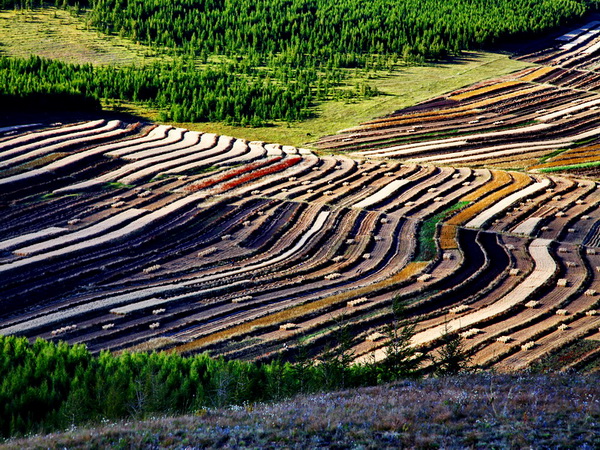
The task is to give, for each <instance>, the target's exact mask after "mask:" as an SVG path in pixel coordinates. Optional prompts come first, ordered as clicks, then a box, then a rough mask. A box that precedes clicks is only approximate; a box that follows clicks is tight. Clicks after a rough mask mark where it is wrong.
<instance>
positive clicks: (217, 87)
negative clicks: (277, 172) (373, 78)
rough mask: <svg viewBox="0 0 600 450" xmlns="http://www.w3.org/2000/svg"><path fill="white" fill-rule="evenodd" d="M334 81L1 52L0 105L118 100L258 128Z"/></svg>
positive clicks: (305, 107)
mask: <svg viewBox="0 0 600 450" xmlns="http://www.w3.org/2000/svg"><path fill="white" fill-rule="evenodd" d="M339 82H340V73H339V72H335V71H330V72H324V73H317V71H316V70H311V69H306V70H304V69H290V70H289V71H288V70H286V71H268V70H258V69H253V68H251V67H249V66H247V65H244V64H237V63H229V64H223V65H220V66H216V65H215V66H210V67H207V68H203V69H197V68H196V67H194V64H193V63H192V62H190V63H188V64H186V63H184V62H180V63H175V64H171V65H165V64H155V65H152V66H145V67H143V68H141V67H119V68H117V67H112V66H100V67H95V66H92V65H89V64H86V65H78V64H68V63H63V62H60V61H56V60H48V59H43V58H40V57H30V58H29V59H17V58H7V57H0V102H1V103H3V104H4V106H5V108H8V109H10V110H11V111H15V110H19V109H20V110H23V111H28V110H40V109H44V107H45V106H47V107H48V108H49V109H55V108H56V107H57V106H62V107H63V108H67V109H68V108H69V107H70V108H71V109H77V107H79V109H84V110H90V109H96V108H97V107H98V105H99V100H100V99H116V100H124V101H133V102H141V103H146V104H149V105H151V106H153V107H156V108H159V109H161V110H163V111H164V113H163V115H164V117H162V119H163V120H169V119H171V120H174V121H176V122H183V121H189V122H205V121H222V122H226V123H239V124H242V125H254V126H256V125H262V124H263V123H265V122H267V121H271V120H276V119H280V120H287V121H295V120H303V119H306V118H308V117H309V116H310V114H311V112H310V109H309V107H310V106H311V104H312V103H313V102H314V101H315V99H318V98H321V97H323V96H327V95H330V93H331V91H332V89H334V86H336V85H337V84H339ZM347 94H349V95H350V96H351V97H360V96H370V95H373V92H372V91H371V90H370V89H369V88H368V87H366V86H362V87H361V86H357V87H356V88H355V89H353V90H350V91H348V92H347ZM9 99H12V100H11V101H9ZM14 99H16V101H14ZM44 99H50V100H48V101H44ZM60 99H63V100H64V101H62V102H61V101H57V100H60ZM5 108H0V109H5Z"/></svg>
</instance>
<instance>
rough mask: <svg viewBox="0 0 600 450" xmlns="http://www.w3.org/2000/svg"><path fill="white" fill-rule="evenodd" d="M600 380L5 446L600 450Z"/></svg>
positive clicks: (122, 428) (377, 400) (362, 398)
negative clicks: (559, 449) (599, 449)
mask: <svg viewBox="0 0 600 450" xmlns="http://www.w3.org/2000/svg"><path fill="white" fill-rule="evenodd" d="M598 381H599V380H598V377H597V376H578V375H575V376H574V375H572V374H569V375H564V374H563V375H539V376H533V375H526V374H514V375H492V374H480V375H465V376H459V377H448V378H431V379H426V380H417V381H402V382H399V383H397V384H393V385H387V386H378V387H373V388H360V389H355V390H347V391H342V392H333V393H328V394H319V395H311V396H300V397H296V398H295V399H292V400H289V401H284V402H282V403H274V404H255V405H250V404H249V405H245V406H240V407H229V408H215V409H201V410H199V411H198V412H197V413H196V415H195V416H181V417H175V418H156V419H152V420H147V421H139V422H136V421H129V422H118V423H107V424H103V425H102V426H98V427H94V428H88V429H74V430H71V431H68V432H66V433H57V434H51V435H47V436H34V437H31V438H28V439H24V440H15V441H8V442H6V443H5V445H4V446H2V445H0V448H108V447H110V448H112V447H117V448H150V447H152V448H183V447H189V446H191V447H200V448H224V447H228V448H378V449H380V448H404V447H409V448H525V447H532V448H598V446H600V437H599V436H600V403H599V402H598V393H599V391H598V387H597V386H598Z"/></svg>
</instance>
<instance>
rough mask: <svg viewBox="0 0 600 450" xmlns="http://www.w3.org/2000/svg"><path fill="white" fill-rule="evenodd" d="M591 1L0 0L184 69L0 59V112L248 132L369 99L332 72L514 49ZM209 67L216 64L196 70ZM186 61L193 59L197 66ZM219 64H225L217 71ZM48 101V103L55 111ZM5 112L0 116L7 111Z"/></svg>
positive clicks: (365, 89)
mask: <svg viewBox="0 0 600 450" xmlns="http://www.w3.org/2000/svg"><path fill="white" fill-rule="evenodd" d="M598 3H600V0H541V1H538V0H471V1H465V0H375V1H365V0H344V1H337V0H334V1H332V0H262V1H260V2H256V1H254V0H54V1H44V0H0V9H9V8H16V9H29V8H36V7H43V6H47V5H53V6H57V7H62V8H70V9H75V11H77V12H78V13H79V12H82V11H84V10H85V11H86V18H87V20H88V21H89V23H91V24H92V25H93V26H94V27H96V28H97V29H99V30H101V31H104V32H107V33H116V34H119V35H121V36H124V37H128V38H131V39H133V40H135V41H139V42H143V43H145V44H147V45H150V46H153V47H158V48H160V51H165V48H166V49H167V51H169V52H174V53H175V54H178V55H180V56H181V55H186V56H189V57H190V62H185V61H184V60H182V61H181V62H177V63H173V64H169V63H162V64H155V65H153V66H150V67H143V68H136V67H120V68H114V67H92V66H89V65H76V64H63V63H59V62H54V61H52V62H51V61H45V60H41V59H39V58H31V59H28V60H20V59H15V60H9V59H6V58H4V59H2V60H1V61H0V109H2V108H1V106H2V105H5V107H6V108H10V110H14V108H13V106H12V105H13V104H17V105H20V106H18V107H17V109H19V107H20V108H21V109H23V110H30V109H33V108H31V107H32V106H33V107H35V105H36V104H37V105H39V108H38V109H44V108H45V107H48V108H49V109H52V105H53V104H54V105H61V108H62V109H70V110H73V109H77V108H79V109H85V110H90V109H96V108H98V104H99V100H108V101H110V100H124V101H133V102H145V103H147V104H149V105H150V106H152V107H156V108H158V109H159V110H161V111H162V116H161V117H160V118H161V119H162V120H174V121H177V122H188V121H189V122H202V121H220V122H226V123H233V124H240V125H251V126H260V125H264V124H266V123H268V122H271V121H273V120H284V121H288V122H289V121H297V120H304V119H306V118H308V117H309V116H310V115H311V110H310V108H311V106H314V104H315V102H316V101H320V100H326V99H330V98H338V99H344V100H348V99H353V98H358V97H371V96H374V95H377V94H378V93H377V92H376V90H373V89H371V88H370V87H369V86H368V85H366V84H363V85H360V86H356V88H355V89H336V87H339V84H340V81H341V79H342V78H343V76H342V72H341V71H340V70H339V69H340V68H344V67H359V68H365V69H372V68H379V69H381V68H390V67H393V65H394V64H395V62H396V61H398V60H399V59H403V60H404V61H407V62H411V61H412V62H423V61H425V60H426V59H439V58H444V57H447V56H449V55H453V54H457V53H458V52H459V51H460V50H462V49H467V48H475V47H481V46H488V45H493V44H495V43H498V42H500V41H507V40H510V39H523V38H526V37H527V36H529V35H532V34H535V33H539V32H542V31H545V30H547V29H549V28H553V27H556V26H558V25H560V24H563V23H565V22H566V21H567V20H571V19H574V18H577V17H580V16H582V15H583V14H585V13H586V12H587V11H589V10H590V9H591V8H594V7H596V6H597V4H598ZM215 59H219V60H220V61H221V63H220V64H212V65H211V64H208V65H207V64H206V62H207V61H213V62H214V61H215ZM194 61H202V62H203V63H204V64H202V65H201V66H200V67H198V65H197V64H196V63H195V62H194ZM223 61H225V62H223ZM57 100H58V101H57ZM9 105H10V106H9Z"/></svg>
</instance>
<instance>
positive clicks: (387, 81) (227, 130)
mask: <svg viewBox="0 0 600 450" xmlns="http://www.w3.org/2000/svg"><path fill="white" fill-rule="evenodd" d="M31 54H33V55H39V56H44V57H47V58H55V59H60V60H63V61H67V62H74V63H94V64H115V65H127V64H136V65H141V64H147V63H151V62H154V61H157V60H159V59H162V60H164V58H169V56H166V55H165V54H164V53H162V52H159V51H156V50H154V49H151V48H150V47H147V46H143V45H140V44H136V43H134V42H131V41H130V40H127V39H123V38H120V37H119V36H107V35H105V34H103V33H100V32H98V31H95V30H94V29H91V28H90V27H89V26H88V25H87V23H86V20H85V15H80V16H76V15H73V14H71V13H69V12H67V11H63V10H57V9H47V10H36V11H0V55H6V56H16V57H27V56H29V55H31ZM524 67H527V64H525V63H522V62H519V61H514V60H511V59H509V57H508V55H504V54H496V53H486V52H465V53H464V55H463V56H462V57H461V58H456V59H455V60H454V61H452V62H444V63H438V64H429V65H424V66H403V65H398V66H396V67H395V68H394V70H393V71H391V72H389V71H380V72H370V73H369V74H365V73H364V72H361V71H359V72H354V71H351V70H350V71H349V84H350V85H354V84H355V83H356V82H363V83H367V84H369V85H370V86H371V87H374V88H377V89H378V90H379V91H380V92H381V93H382V95H378V96H376V97H373V98H370V99H366V100H359V101H353V102H344V101H334V100H331V101H327V102H323V103H321V104H318V105H316V106H315V109H314V111H315V115H316V117H315V118H313V119H310V120H306V121H303V122H299V123H276V124H273V126H269V127H261V128H247V127H235V126H227V125H223V124H221V123H194V124H191V123H184V124H177V125H179V126H184V127H186V128H190V129H193V130H200V131H207V132H215V133H219V134H227V135H231V136H235V137H243V138H246V139H249V140H263V141H266V142H278V143H281V144H289V145H295V146H307V147H310V143H311V142H314V141H316V140H317V139H318V138H319V137H320V136H324V135H329V134H333V133H335V132H336V131H338V130H340V129H344V128H349V127H352V126H355V125H358V124H359V123H361V122H364V121H366V120H369V119H372V118H374V117H380V116H384V115H386V114H390V113H391V112H393V111H395V110H397V109H400V108H403V107H406V106H410V105H414V104H415V103H418V102H421V101H424V100H427V99H429V98H432V97H435V96H438V95H441V94H444V93H445V92H448V91H452V90H454V89H457V88H460V87H463V86H466V85H469V84H471V83H474V82H477V81H481V80H485V79H488V78H492V77H497V76H501V75H505V74H508V73H511V72H514V71H517V70H519V69H522V68H524ZM104 106H105V108H106V109H109V110H111V109H119V110H122V111H125V112H131V113H133V114H136V115H139V116H142V117H146V118H148V119H150V120H158V111H156V110H153V109H151V108H148V107H147V106H145V105H134V104H125V103H114V102H110V101H109V102H106V103H105V105H104Z"/></svg>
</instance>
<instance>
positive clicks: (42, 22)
mask: <svg viewBox="0 0 600 450" xmlns="http://www.w3.org/2000/svg"><path fill="white" fill-rule="evenodd" d="M0 55H3V56H13V57H20V58H27V57H28V56H29V55H38V56H43V57H45V58H52V59H60V60H62V61H66V62H70V63H93V64H115V65H122V64H144V63H147V62H151V61H155V60H157V58H159V54H158V52H156V51H154V50H152V49H150V48H149V47H146V46H143V45H139V44H135V43H133V42H131V41H130V40H127V39H122V38H120V37H118V36H107V35H105V34H103V33H101V32H99V31H96V30H94V29H93V28H90V27H89V26H88V25H87V23H86V20H85V16H77V15H74V14H71V13H70V12H68V11H65V10H62V9H55V8H49V9H40V10H33V11H27V10H18V11H12V10H10V11H6V10H4V11H0Z"/></svg>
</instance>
